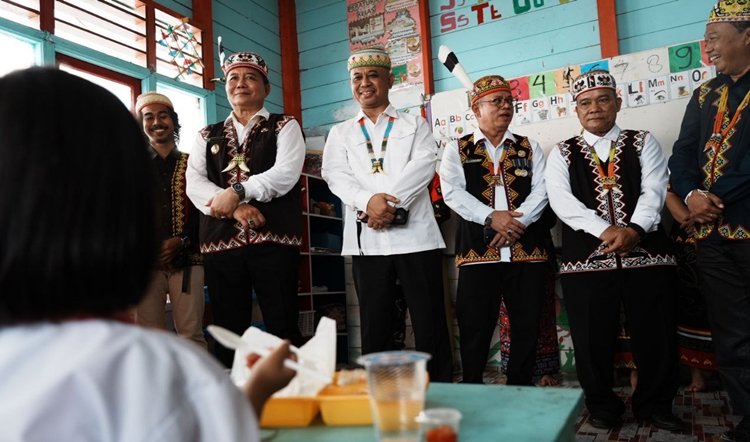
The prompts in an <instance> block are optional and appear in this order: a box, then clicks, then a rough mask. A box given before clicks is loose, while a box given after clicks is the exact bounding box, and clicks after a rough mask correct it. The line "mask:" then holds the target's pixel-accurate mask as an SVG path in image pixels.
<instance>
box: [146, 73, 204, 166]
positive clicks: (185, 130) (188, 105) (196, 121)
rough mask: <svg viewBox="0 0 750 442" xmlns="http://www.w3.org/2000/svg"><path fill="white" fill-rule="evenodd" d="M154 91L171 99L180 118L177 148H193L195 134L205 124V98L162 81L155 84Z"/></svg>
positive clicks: (183, 149)
mask: <svg viewBox="0 0 750 442" xmlns="http://www.w3.org/2000/svg"><path fill="white" fill-rule="evenodd" d="M156 91H157V92H159V93H160V94H164V95H166V96H167V97H169V99H170V100H172V104H173V105H174V109H175V112H177V116H178V117H179V118H180V126H182V127H181V129H180V144H179V146H177V148H178V149H180V150H181V151H183V152H188V153H189V152H190V150H191V149H192V148H193V142H194V141H195V137H196V134H197V133H198V131H199V130H201V129H203V128H204V127H205V126H206V112H205V106H206V104H205V100H204V99H203V97H201V96H199V95H196V94H192V93H190V92H186V91H184V90H182V89H178V88H175V87H170V86H167V85H164V84H162V83H158V84H157V85H156Z"/></svg>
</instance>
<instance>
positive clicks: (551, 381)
mask: <svg viewBox="0 0 750 442" xmlns="http://www.w3.org/2000/svg"><path fill="white" fill-rule="evenodd" d="M558 385H560V381H558V380H557V378H556V377H555V376H553V375H551V374H545V375H543V376H542V378H541V379H539V386H541V387H557V386H558Z"/></svg>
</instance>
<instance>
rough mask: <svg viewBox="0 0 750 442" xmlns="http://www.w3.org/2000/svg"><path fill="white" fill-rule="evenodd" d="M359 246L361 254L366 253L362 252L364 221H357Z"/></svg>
mask: <svg viewBox="0 0 750 442" xmlns="http://www.w3.org/2000/svg"><path fill="white" fill-rule="evenodd" d="M356 224H357V248H358V249H359V256H364V255H365V254H364V253H362V240H361V236H362V223H361V222H357V223H356Z"/></svg>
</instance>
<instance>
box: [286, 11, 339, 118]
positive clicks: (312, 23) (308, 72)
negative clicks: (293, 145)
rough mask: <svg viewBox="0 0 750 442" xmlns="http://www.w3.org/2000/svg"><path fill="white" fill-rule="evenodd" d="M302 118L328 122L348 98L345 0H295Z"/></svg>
mask: <svg viewBox="0 0 750 442" xmlns="http://www.w3.org/2000/svg"><path fill="white" fill-rule="evenodd" d="M296 6H297V44H298V47H299V63H300V89H301V91H302V121H303V124H304V126H305V127H316V126H330V125H332V124H334V123H337V122H339V121H341V120H342V119H343V118H342V117H341V115H339V113H337V111H339V110H340V109H341V108H343V107H344V106H346V105H347V104H349V103H350V102H351V100H352V96H351V90H350V89H349V81H348V80H349V73H348V72H347V70H346V59H347V57H348V55H349V40H348V33H347V25H346V1H345V0H297V1H296Z"/></svg>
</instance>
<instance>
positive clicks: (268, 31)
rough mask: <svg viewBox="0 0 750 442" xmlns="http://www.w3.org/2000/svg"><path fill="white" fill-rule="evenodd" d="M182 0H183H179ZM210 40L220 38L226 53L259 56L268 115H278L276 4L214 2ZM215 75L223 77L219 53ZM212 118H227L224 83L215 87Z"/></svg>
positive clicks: (244, 0) (280, 106) (280, 104)
mask: <svg viewBox="0 0 750 442" xmlns="http://www.w3.org/2000/svg"><path fill="white" fill-rule="evenodd" d="M180 1H185V0H180ZM213 13H214V41H213V44H214V45H216V38H217V37H218V36H221V37H222V41H223V44H224V48H225V51H226V54H227V55H229V54H231V53H233V52H237V51H253V52H257V53H259V54H260V55H261V56H262V57H263V59H264V60H265V61H266V63H267V64H268V69H269V75H268V77H269V80H270V82H271V94H270V95H269V96H268V98H266V108H267V109H268V110H269V111H270V112H282V110H283V106H284V99H283V88H282V82H281V44H280V41H279V16H278V3H277V2H276V1H271V0H214V1H213ZM214 55H215V56H214V63H215V66H216V75H217V76H221V75H223V74H222V72H221V67H220V66H219V52H218V50H216V51H215V52H214ZM216 107H217V109H216V115H217V118H219V119H224V118H226V117H227V116H228V115H229V112H230V107H229V103H228V102H227V98H226V92H225V90H224V84H223V83H220V84H217V85H216Z"/></svg>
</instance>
